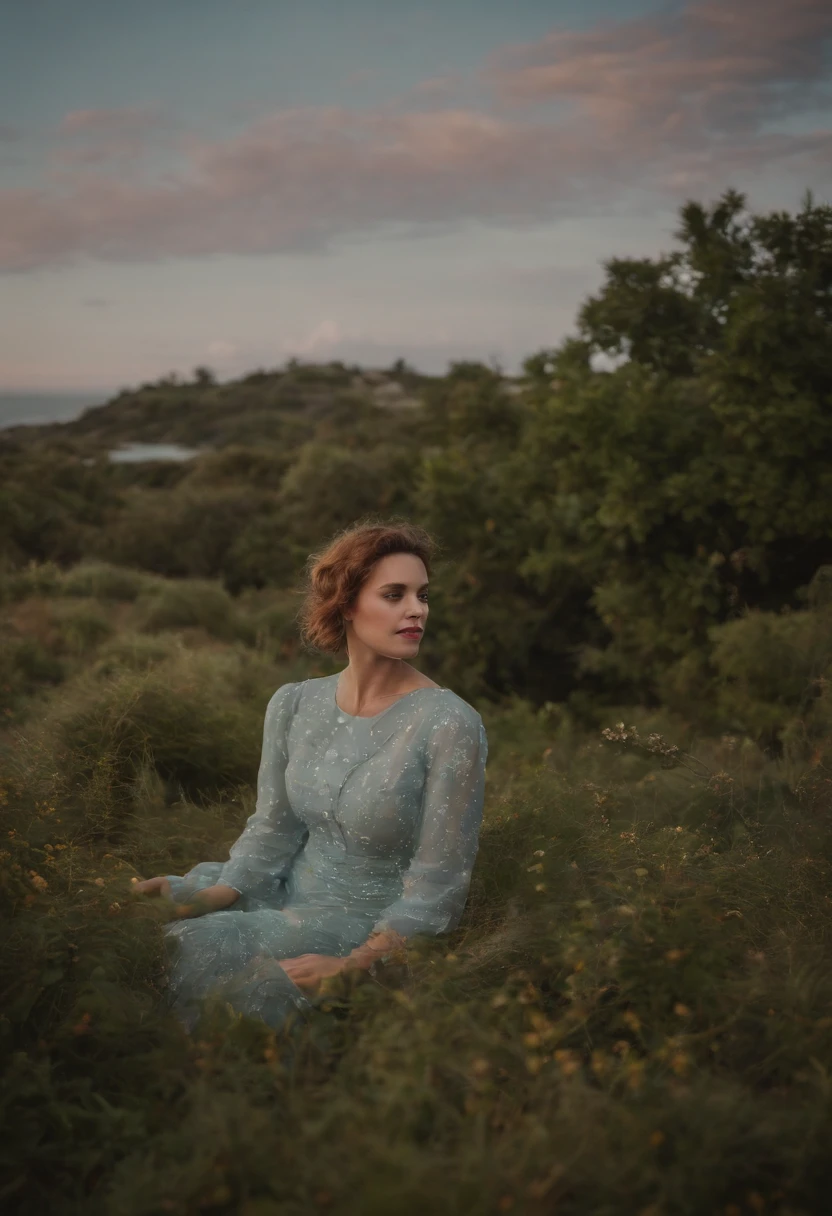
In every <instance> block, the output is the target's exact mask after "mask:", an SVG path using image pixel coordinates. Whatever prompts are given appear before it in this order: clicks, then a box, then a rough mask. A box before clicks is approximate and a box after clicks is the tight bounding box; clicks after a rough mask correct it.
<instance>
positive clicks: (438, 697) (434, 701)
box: [424, 686, 484, 731]
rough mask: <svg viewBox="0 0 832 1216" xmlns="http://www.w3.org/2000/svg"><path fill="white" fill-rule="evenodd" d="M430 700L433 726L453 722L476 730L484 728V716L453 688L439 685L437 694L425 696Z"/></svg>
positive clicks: (429, 711)
mask: <svg viewBox="0 0 832 1216" xmlns="http://www.w3.org/2000/svg"><path fill="white" fill-rule="evenodd" d="M424 700H426V701H429V704H430V708H429V710H428V717H429V718H430V720H431V724H432V725H433V726H436V727H439V726H441V725H443V724H444V725H448V724H450V723H451V722H453V723H456V724H458V725H459V726H468V727H469V728H471V729H474V730H477V731H478V730H480V729H481V728H482V729H484V728H483V721H482V717H481V715H480V713H479V710H477V709H476V708H475V707H474V706H473V705H471V704H470V703H469V702H468V701H466V700H464V699H463V698H462V697H461V696H460V695H459V693H456V692H454V690H453V689H452V688H445V687H442V686H439V687H437V690H436V693H435V695H433V696H431V697H430V698H424Z"/></svg>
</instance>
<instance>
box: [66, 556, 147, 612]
mask: <svg viewBox="0 0 832 1216" xmlns="http://www.w3.org/2000/svg"><path fill="white" fill-rule="evenodd" d="M148 582H149V580H148V577H147V575H146V574H142V573H141V572H140V571H138V570H127V569H124V568H123V567H121V566H113V565H111V564H110V563H109V562H95V561H85V562H79V563H78V565H77V566H74V567H73V568H72V569H71V570H67V571H66V573H65V574H64V575H63V577H62V579H61V583H60V588H61V592H62V593H63V594H64V595H72V596H75V595H77V596H90V597H95V598H96V599H103V600H124V601H127V602H132V601H133V600H135V599H136V598H137V597H138V595H139V594H140V593H141V592H142V590H143V589H144V588H145V587H146V586H147V585H148Z"/></svg>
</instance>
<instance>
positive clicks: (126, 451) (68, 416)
mask: <svg viewBox="0 0 832 1216" xmlns="http://www.w3.org/2000/svg"><path fill="white" fill-rule="evenodd" d="M117 392H118V390H117V389H114V390H113V391H112V392H110V393H108V392H106V391H105V392H102V393H0V431H2V430H7V429H8V428H9V427H12V426H37V425H38V424H39V423H44V422H72V420H73V419H75V418H79V417H80V416H81V414H83V412H84V410H86V409H88V408H89V407H90V406H92V405H103V404H104V403H105V402H106V401H109V400H110V399H111V398H112V397H114V396H115V395H116V393H117ZM197 454H198V453H197V449H196V448H186V447H183V446H182V445H181V444H176V443H124V444H121V446H120V447H118V448H113V449H112V451H111V452H110V453H109V456H110V460H112V461H113V462H115V463H117V464H124V463H137V462H138V463H141V462H144V461H148V460H191V459H192V458H193V457H194V456H196V455H197Z"/></svg>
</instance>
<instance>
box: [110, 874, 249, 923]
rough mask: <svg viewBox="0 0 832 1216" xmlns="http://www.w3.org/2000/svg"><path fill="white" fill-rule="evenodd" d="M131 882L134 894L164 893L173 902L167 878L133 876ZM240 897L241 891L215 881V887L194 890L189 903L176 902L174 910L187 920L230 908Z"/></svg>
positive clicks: (177, 914) (178, 915)
mask: <svg viewBox="0 0 832 1216" xmlns="http://www.w3.org/2000/svg"><path fill="white" fill-rule="evenodd" d="M130 882H131V884H132V885H131V888H130V890H131V892H132V893H133V894H134V895H164V896H165V898H166V899H169V900H171V902H173V898H174V896H173V890H172V888H171V885H170V883H169V881H168V880H167V878H164V877H159V878H146V879H144V881H143V882H140V881H139V880H138V878H131V879H130ZM239 898H240V894H239V892H238V891H235V890H234V888H233V887H228V886H226V885H225V884H224V883H215V884H214V886H213V887H203V889H202V890H201V891H196V892H194V894H193V895H192V896H191V897H190V899H189V900H188V902H187V903H183V904H176V907H175V909H174V911H175V914H176V916H177V917H178V918H179V919H180V920H186V919H188V918H189V917H192V916H204V915H205V913H206V912H218V911H221V910H222V909H223V908H230V907H231V905H232V904H235V903H236V902H237V900H238V899H239Z"/></svg>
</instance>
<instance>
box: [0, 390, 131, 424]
mask: <svg viewBox="0 0 832 1216" xmlns="http://www.w3.org/2000/svg"><path fill="white" fill-rule="evenodd" d="M116 391H117V390H116ZM114 395H115V393H114V392H110V393H108V392H107V391H106V390H105V391H104V392H101V393H95V392H88V393H9V392H4V393H0V430H4V429H5V428H7V427H10V426H36V425H37V424H38V423H43V422H72V420H73V419H74V418H79V417H80V416H81V414H83V412H84V410H85V409H87V408H88V407H89V406H91V405H103V404H104V402H105V401H109V400H110V398H111V397H113V396H114Z"/></svg>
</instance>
